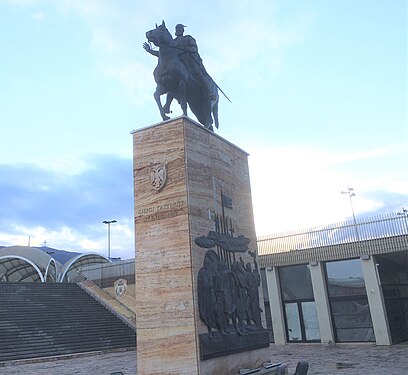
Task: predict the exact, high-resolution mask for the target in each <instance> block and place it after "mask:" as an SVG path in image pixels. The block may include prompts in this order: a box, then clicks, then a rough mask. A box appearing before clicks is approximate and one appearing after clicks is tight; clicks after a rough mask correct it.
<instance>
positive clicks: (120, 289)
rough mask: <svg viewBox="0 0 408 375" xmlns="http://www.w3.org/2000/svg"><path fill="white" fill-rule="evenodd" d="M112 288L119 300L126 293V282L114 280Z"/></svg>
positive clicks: (124, 280)
mask: <svg viewBox="0 0 408 375" xmlns="http://www.w3.org/2000/svg"><path fill="white" fill-rule="evenodd" d="M114 287H115V294H116V296H117V297H119V298H122V297H124V296H125V294H126V292H127V280H126V279H119V280H116V281H115V284H114Z"/></svg>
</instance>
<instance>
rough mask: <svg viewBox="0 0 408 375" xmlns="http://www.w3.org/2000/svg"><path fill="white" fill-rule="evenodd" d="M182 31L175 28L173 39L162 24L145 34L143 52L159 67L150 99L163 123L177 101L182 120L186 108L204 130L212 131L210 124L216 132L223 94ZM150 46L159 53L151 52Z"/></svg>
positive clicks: (155, 72) (196, 50)
mask: <svg viewBox="0 0 408 375" xmlns="http://www.w3.org/2000/svg"><path fill="white" fill-rule="evenodd" d="M184 28H185V26H184V25H182V24H178V25H177V26H176V33H175V35H176V37H175V38H174V39H173V37H172V36H171V34H170V32H169V31H168V30H167V28H166V25H165V23H164V21H163V22H162V24H161V25H159V26H157V24H156V28H155V29H153V30H150V31H148V32H146V38H147V40H148V42H149V43H146V42H145V43H144V44H143V48H144V49H145V50H146V51H147V52H148V53H150V54H151V55H153V56H156V57H158V64H157V66H156V68H155V69H154V72H153V76H154V79H155V81H156V83H157V87H156V91H155V92H154V95H153V96H154V99H155V100H156V103H157V106H158V107H159V111H160V115H161V117H162V119H163V121H165V120H168V119H169V117H168V116H167V114H169V113H170V105H171V102H172V100H173V99H176V100H177V101H178V102H179V104H180V106H181V109H182V111H183V114H184V115H185V116H187V104H188V105H189V107H190V109H191V111H192V112H193V113H194V115H195V116H196V117H197V119H198V121H199V122H200V123H201V124H202V125H204V127H205V128H206V129H209V130H211V131H214V129H213V123H214V124H215V127H216V128H217V129H218V125H219V124H218V100H219V96H218V90H220V91H221V92H222V93H223V91H222V90H221V89H220V88H219V87H218V85H217V84H216V83H215V82H214V80H213V79H212V78H211V77H210V75H209V74H208V73H207V71H206V70H205V68H204V65H203V62H202V60H201V57H200V55H199V53H198V47H197V43H196V41H195V39H194V38H193V37H192V36H190V35H184ZM151 43H153V44H154V45H155V46H156V47H158V48H159V50H154V49H153V48H152V47H151ZM164 94H167V98H166V103H165V104H164V106H162V104H161V100H160V96H161V95H164ZM223 94H224V93H223ZM224 95H225V94H224ZM227 99H228V97H227ZM228 100H229V99H228Z"/></svg>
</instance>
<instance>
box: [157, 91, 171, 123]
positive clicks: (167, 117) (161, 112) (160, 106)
mask: <svg viewBox="0 0 408 375" xmlns="http://www.w3.org/2000/svg"><path fill="white" fill-rule="evenodd" d="M166 92H167V91H166V90H165V89H164V87H163V86H160V85H157V87H156V91H155V92H154V94H153V96H154V100H156V103H157V106H158V107H159V111H160V115H161V117H162V119H163V121H166V120H169V119H170V117H169V116H166V114H165V113H164V109H163V106H162V104H161V100H160V96H161V95H163V94H165V93H166Z"/></svg>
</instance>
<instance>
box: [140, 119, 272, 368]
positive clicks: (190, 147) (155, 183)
mask: <svg viewBox="0 0 408 375" xmlns="http://www.w3.org/2000/svg"><path fill="white" fill-rule="evenodd" d="M133 137H134V183H135V237H136V326H137V357H138V374H149V375H151V374H213V375H216V374H230V373H235V372H238V371H239V369H240V368H243V367H252V368H253V367H254V366H256V365H258V364H260V363H261V362H262V361H266V360H268V359H269V357H268V349H266V348H264V349H256V347H259V346H264V347H265V346H267V344H265V340H263V338H261V339H259V337H261V336H259V335H258V336H257V335H252V336H253V337H255V336H256V337H258V338H256V339H255V340H252V341H251V343H250V345H249V346H248V347H247V348H246V347H245V345H244V347H240V348H237V350H235V351H234V350H233V351H230V352H228V351H227V353H221V354H220V356H218V355H217V353H215V354H214V353H207V355H205V353H203V351H205V350H206V349H205V347H206V345H207V347H210V349H211V348H212V347H214V345H212V343H211V341H208V340H207V341H206V340H203V337H204V338H206V337H207V336H208V331H207V328H206V326H205V325H204V323H203V322H202V320H201V319H200V312H199V307H198V292H197V277H198V272H199V270H200V269H201V268H203V261H204V256H205V254H206V252H207V251H208V249H207V248H203V247H200V246H198V245H197V244H196V242H195V239H196V238H198V237H203V236H207V235H208V234H209V233H210V231H215V229H216V228H215V226H217V225H218V227H220V219H221V218H222V217H225V218H228V219H226V221H225V222H226V223H227V227H226V228H225V230H228V233H229V234H230V235H231V236H232V237H237V236H239V235H242V236H245V238H248V239H250V240H251V242H250V243H249V245H248V249H249V250H251V251H253V252H255V253H256V251H257V249H256V236H255V230H254V222H253V214H252V201H251V191H250V181H249V171H248V162H247V156H248V155H247V153H245V152H244V151H242V150H241V149H239V148H238V147H236V146H234V145H233V144H231V143H229V142H227V141H226V140H224V139H222V138H221V137H219V136H218V135H216V134H214V133H212V132H209V131H208V130H206V129H204V128H203V127H202V126H201V125H198V124H196V123H195V122H193V121H192V120H190V119H189V118H187V117H185V116H182V117H179V118H176V119H173V120H170V121H166V122H162V123H159V124H157V125H153V126H151V127H147V128H144V129H141V130H137V131H135V132H133ZM221 192H222V193H223V196H224V203H223V202H222V199H221ZM217 220H218V224H217V223H216V221H217ZM222 225H224V224H222ZM222 225H221V226H222ZM218 229H220V228H218ZM221 229H222V228H221ZM214 251H216V250H215V248H214ZM218 251H219V248H218ZM221 256H222V254H221ZM229 257H230V258H229V259H226V262H230V264H232V261H233V259H232V255H229ZM239 257H241V258H242V262H241V263H244V264H247V263H251V264H252V265H253V264H254V262H253V258H252V257H251V255H250V254H249V253H248V252H247V251H246V252H242V253H240V254H236V259H235V260H236V261H238V259H239ZM259 293H261V288H259ZM261 297H262V296H261ZM261 301H262V299H261ZM261 305H262V304H261ZM214 331H215V335H214V339H216V340H218V342H219V341H220V340H221V341H222V338H220V336H221V335H220V334H219V332H216V331H217V330H214ZM249 336H251V334H250V332H248V333H245V335H244V336H238V335H237V336H236V337H237V340H231V337H229V341H231V342H234V341H238V339H239V340H241V341H243V337H245V338H246V337H249ZM207 338H208V337H207ZM262 340H263V343H262V344H260V343H259V342H258V341H262ZM241 344H242V343H241ZM217 345H218V344H217ZM221 346H222V344H221ZM241 346H242V345H241ZM200 348H201V349H200ZM231 353H237V354H231ZM226 354H228V355H226ZM205 358H211V359H205Z"/></svg>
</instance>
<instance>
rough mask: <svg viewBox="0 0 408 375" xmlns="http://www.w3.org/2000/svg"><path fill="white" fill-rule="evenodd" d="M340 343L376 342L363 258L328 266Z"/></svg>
mask: <svg viewBox="0 0 408 375" xmlns="http://www.w3.org/2000/svg"><path fill="white" fill-rule="evenodd" d="M326 281H327V289H328V294H329V302H330V308H331V314H332V319H333V325H334V331H335V339H336V342H362V341H375V336H374V330H373V323H372V321H371V314H370V308H369V305H368V299H367V292H366V289H365V283H364V276H363V270H362V267H361V261H360V259H348V260H342V261H334V262H327V263H326Z"/></svg>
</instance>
